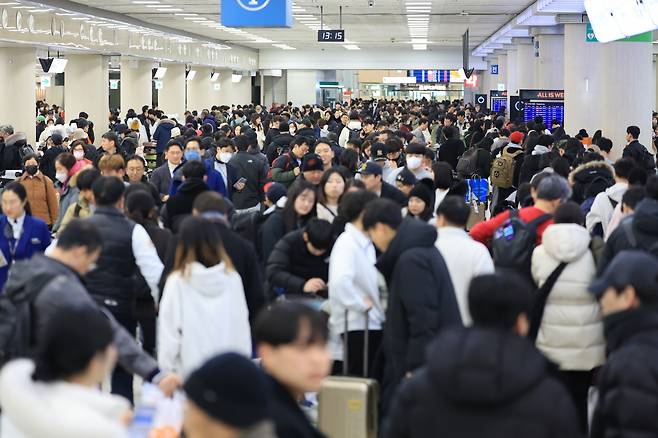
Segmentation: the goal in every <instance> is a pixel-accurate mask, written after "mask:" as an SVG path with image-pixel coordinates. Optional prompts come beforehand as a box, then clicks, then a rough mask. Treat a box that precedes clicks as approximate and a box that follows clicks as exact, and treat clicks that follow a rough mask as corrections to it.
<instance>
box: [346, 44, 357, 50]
mask: <svg viewBox="0 0 658 438" xmlns="http://www.w3.org/2000/svg"><path fill="white" fill-rule="evenodd" d="M343 47H345V48H346V49H347V50H361V48H360V47H359V46H357V45H356V44H345V45H344V46H343Z"/></svg>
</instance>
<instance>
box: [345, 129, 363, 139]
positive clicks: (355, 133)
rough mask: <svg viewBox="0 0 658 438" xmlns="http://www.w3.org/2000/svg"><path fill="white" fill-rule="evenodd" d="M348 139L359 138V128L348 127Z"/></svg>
mask: <svg viewBox="0 0 658 438" xmlns="http://www.w3.org/2000/svg"><path fill="white" fill-rule="evenodd" d="M347 129H349V131H350V140H358V139H360V138H361V129H350V128H347Z"/></svg>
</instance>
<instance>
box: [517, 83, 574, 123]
mask: <svg viewBox="0 0 658 438" xmlns="http://www.w3.org/2000/svg"><path fill="white" fill-rule="evenodd" d="M519 98H520V100H521V105H522V108H521V109H522V110H523V120H525V121H526V122H529V121H531V120H533V119H534V118H535V117H537V116H541V117H542V118H543V119H544V123H545V124H546V125H550V123H551V121H553V120H559V121H560V123H564V90H519Z"/></svg>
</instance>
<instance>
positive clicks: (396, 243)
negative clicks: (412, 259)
mask: <svg viewBox="0 0 658 438" xmlns="http://www.w3.org/2000/svg"><path fill="white" fill-rule="evenodd" d="M436 236H437V231H436V228H434V227H433V226H431V225H428V224H427V223H425V222H423V221H419V220H416V219H414V218H405V219H404V220H403V221H402V224H400V227H399V228H398V232H397V234H396V235H395V237H394V238H393V240H392V241H391V244H390V246H389V247H388V250H387V251H386V252H385V253H384V254H382V255H381V257H379V260H378V261H377V267H378V268H379V270H380V272H381V273H382V274H384V276H385V277H386V278H387V279H389V278H390V276H391V274H392V273H393V269H394V268H395V264H396V263H397V261H398V259H399V258H400V256H401V255H402V254H403V253H404V252H405V251H407V250H409V249H412V248H430V247H434V242H436Z"/></svg>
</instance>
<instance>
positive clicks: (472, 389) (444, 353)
mask: <svg viewBox="0 0 658 438" xmlns="http://www.w3.org/2000/svg"><path fill="white" fill-rule="evenodd" d="M427 358H428V360H427V363H428V365H427V374H428V377H429V380H430V384H431V385H433V387H434V388H436V390H437V391H438V392H440V393H441V395H442V396H443V397H445V398H446V399H448V400H450V401H452V402H453V403H456V404H469V405H491V404H502V403H509V402H510V401H512V400H515V399H517V398H518V397H520V396H522V395H523V394H524V393H526V392H527V391H529V390H530V389H531V388H532V387H534V386H535V385H537V384H538V383H539V382H540V381H541V380H542V379H543V378H544V376H545V374H546V372H547V368H548V361H547V360H546V359H545V358H544V357H543V356H542V355H541V354H540V353H539V352H538V351H537V350H536V349H535V347H534V346H533V345H532V343H530V342H529V341H528V340H527V339H525V338H522V337H518V336H515V335H512V334H511V333H505V332H503V331H498V330H493V329H485V328H460V329H454V330H446V331H444V332H442V333H441V334H440V335H439V337H438V339H437V340H436V341H435V342H434V343H433V344H432V345H431V346H430V348H429V349H428V353H427Z"/></svg>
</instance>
